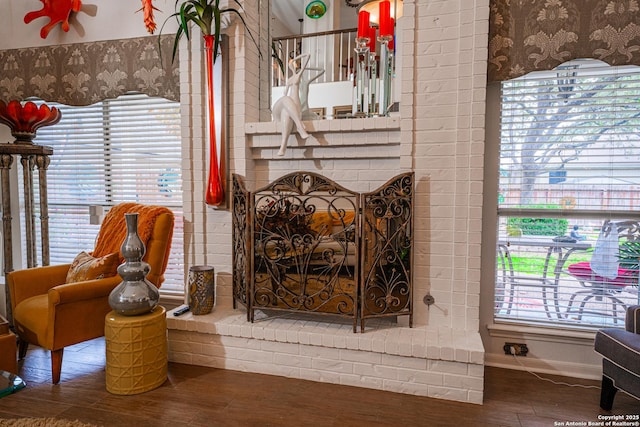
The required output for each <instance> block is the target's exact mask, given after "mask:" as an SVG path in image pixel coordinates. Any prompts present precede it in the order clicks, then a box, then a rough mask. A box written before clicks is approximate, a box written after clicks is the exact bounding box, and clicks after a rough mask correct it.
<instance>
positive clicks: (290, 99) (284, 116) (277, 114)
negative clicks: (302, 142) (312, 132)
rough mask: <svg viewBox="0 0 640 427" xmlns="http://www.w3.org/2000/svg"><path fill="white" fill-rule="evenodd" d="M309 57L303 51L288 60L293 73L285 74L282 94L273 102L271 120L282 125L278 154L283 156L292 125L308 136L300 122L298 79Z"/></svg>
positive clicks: (300, 107) (299, 132) (300, 108)
mask: <svg viewBox="0 0 640 427" xmlns="http://www.w3.org/2000/svg"><path fill="white" fill-rule="evenodd" d="M309 58H310V55H309V54H308V53H305V54H302V55H298V56H296V57H295V58H293V59H292V60H291V61H289V69H290V70H291V72H292V73H293V74H292V75H291V76H287V82H286V87H285V92H284V95H283V96H282V97H281V98H280V99H278V100H277V101H276V102H275V104H273V110H272V114H273V120H274V121H276V122H280V124H281V125H282V143H281V144H280V150H279V151H278V156H284V153H285V151H286V150H287V141H288V140H289V135H291V132H292V131H293V127H294V125H295V127H296V129H297V131H298V134H300V137H301V138H302V139H307V138H308V137H309V134H308V133H307V131H306V130H305V128H304V124H303V123H302V105H301V103H300V79H301V76H302V73H304V70H305V68H307V64H308V63H309ZM298 59H299V60H300V68H299V69H298V70H296V68H297V62H296V61H297V60H298Z"/></svg>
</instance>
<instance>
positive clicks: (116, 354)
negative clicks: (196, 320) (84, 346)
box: [104, 305, 168, 394]
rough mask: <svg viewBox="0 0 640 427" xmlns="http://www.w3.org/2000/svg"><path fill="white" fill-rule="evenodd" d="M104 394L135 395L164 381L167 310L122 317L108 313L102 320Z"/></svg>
mask: <svg viewBox="0 0 640 427" xmlns="http://www.w3.org/2000/svg"><path fill="white" fill-rule="evenodd" d="M104 336H105V344H106V350H107V367H106V383H107V391H108V392H109V393H113V394H138V393H144V392H145V391H149V390H153V389H154V388H158V387H160V386H161V385H162V383H164V382H165V381H166V379H167V364H168V357H167V318H166V310H165V308H164V307H162V306H160V305H159V306H156V308H154V309H153V310H152V311H151V312H150V313H147V314H142V315H139V316H123V315H121V314H118V313H116V312H115V311H111V312H110V313H108V314H107V316H106V318H105V325H104Z"/></svg>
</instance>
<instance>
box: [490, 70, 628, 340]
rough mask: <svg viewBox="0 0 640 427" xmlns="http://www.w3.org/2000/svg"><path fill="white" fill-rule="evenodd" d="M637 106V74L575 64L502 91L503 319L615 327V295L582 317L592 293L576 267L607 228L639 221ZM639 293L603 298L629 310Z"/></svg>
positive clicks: (591, 305) (499, 310)
mask: <svg viewBox="0 0 640 427" xmlns="http://www.w3.org/2000/svg"><path fill="white" fill-rule="evenodd" d="M639 105H640V68H638V67H635V66H625V67H610V66H608V65H607V64H604V63H602V62H600V61H596V60H575V61H571V62H569V63H566V64H564V65H562V66H560V67H558V68H557V69H555V70H553V71H545V72H533V73H530V74H528V75H526V76H523V77H521V78H517V79H513V80H510V81H505V82H503V83H502V94H501V123H500V161H499V179H498V181H499V188H498V227H497V228H498V236H497V237H498V247H497V253H498V257H497V268H496V271H497V275H496V292H495V295H496V299H495V307H496V310H495V317H496V319H499V320H500V319H501V320H507V321H527V322H528V321H534V322H544V323H551V324H555V325H562V326H566V325H580V326H585V327H600V326H603V325H610V324H617V320H618V319H617V318H618V317H619V316H620V313H617V312H616V311H619V309H620V307H616V306H614V305H615V304H613V302H614V300H612V299H611V298H608V297H606V298H599V299H598V298H591V299H589V300H588V301H587V302H586V303H585V306H584V307H583V310H582V311H583V312H584V313H579V312H574V306H573V304H577V306H578V308H579V306H580V304H581V302H582V297H584V296H586V294H587V292H592V290H589V289H587V288H588V287H589V284H588V283H586V282H585V283H580V281H578V280H576V278H575V277H574V276H572V275H571V274H570V272H569V266H571V265H573V264H576V263H578V262H590V260H591V258H592V256H593V251H594V250H595V247H596V243H597V242H598V238H599V236H600V234H601V232H602V229H603V224H604V221H606V220H612V221H623V220H638V219H640V215H639V214H638V212H639V211H640V108H639V107H638V106H639ZM572 233H573V234H574V236H573V237H572V235H571V234H572ZM554 239H555V240H554ZM571 240H573V241H574V243H573V246H572V243H570V242H571ZM558 241H561V242H562V241H564V242H565V243H567V242H568V244H567V245H566V246H565V247H562V246H561V243H558ZM568 252H569V253H568ZM565 257H566V258H565ZM558 259H560V261H559V262H558ZM636 283H637V282H636ZM596 287H597V286H596ZM637 289H638V288H637V286H635V287H634V286H627V287H620V288H616V289H615V290H612V291H609V290H604V289H602V292H603V293H605V292H610V293H612V294H615V296H616V297H619V298H618V299H619V300H620V301H621V302H622V303H625V304H626V303H632V302H634V301H636V302H637V301H638V293H637ZM596 291H597V289H596ZM577 292H583V293H582V294H576V293H577ZM572 297H573V298H574V299H573V301H572V300H571V298H572ZM596 300H597V301H596ZM618 305H619V304H618ZM586 312H589V313H586ZM622 317H623V318H624V315H623V314H622Z"/></svg>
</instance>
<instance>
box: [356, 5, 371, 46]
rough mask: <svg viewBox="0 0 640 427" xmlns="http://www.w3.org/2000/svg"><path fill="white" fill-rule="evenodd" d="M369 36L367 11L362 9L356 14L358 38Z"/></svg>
mask: <svg viewBox="0 0 640 427" xmlns="http://www.w3.org/2000/svg"><path fill="white" fill-rule="evenodd" d="M365 37H369V12H367V11H366V10H363V11H362V12H360V13H359V14H358V38H359V39H361V38H365Z"/></svg>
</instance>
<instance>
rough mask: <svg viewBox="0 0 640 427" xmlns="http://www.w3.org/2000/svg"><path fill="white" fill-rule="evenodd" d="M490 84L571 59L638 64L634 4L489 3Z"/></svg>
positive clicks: (572, 0) (567, 0)
mask: <svg viewBox="0 0 640 427" xmlns="http://www.w3.org/2000/svg"><path fill="white" fill-rule="evenodd" d="M490 11H491V14H490V22H489V69H488V72H489V81H502V80H508V79H511V78H514V77H518V76H521V75H523V74H526V73H528V72H530V71H534V70H550V69H553V68H555V67H556V66H558V65H560V64H562V63H563V62H566V61H569V60H571V59H576V58H595V59H599V60H601V61H604V62H606V63H608V64H610V65H623V64H635V65H640V25H639V24H640V6H639V4H638V0H491V2H490Z"/></svg>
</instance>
